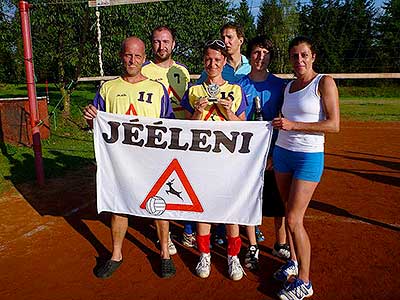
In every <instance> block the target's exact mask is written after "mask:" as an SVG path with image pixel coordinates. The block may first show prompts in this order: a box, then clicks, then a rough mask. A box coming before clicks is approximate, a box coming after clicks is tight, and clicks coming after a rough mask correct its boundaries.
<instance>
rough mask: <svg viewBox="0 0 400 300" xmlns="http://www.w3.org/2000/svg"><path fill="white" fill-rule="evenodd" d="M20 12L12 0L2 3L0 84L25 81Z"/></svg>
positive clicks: (0, 7)
mask: <svg viewBox="0 0 400 300" xmlns="http://www.w3.org/2000/svg"><path fill="white" fill-rule="evenodd" d="M21 57H23V49H22V39H21V31H20V25H19V18H18V11H17V7H16V5H15V3H14V2H13V1H11V0H3V1H2V2H0V82H17V81H21V80H23V75H24V63H23V60H21V59H20V58H21Z"/></svg>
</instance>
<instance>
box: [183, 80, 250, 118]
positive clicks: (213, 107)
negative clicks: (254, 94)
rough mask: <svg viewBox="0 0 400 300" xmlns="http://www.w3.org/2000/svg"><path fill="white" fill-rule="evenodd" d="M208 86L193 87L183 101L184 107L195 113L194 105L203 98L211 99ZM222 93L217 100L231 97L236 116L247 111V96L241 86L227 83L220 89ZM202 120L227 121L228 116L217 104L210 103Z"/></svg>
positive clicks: (197, 85)
mask: <svg viewBox="0 0 400 300" xmlns="http://www.w3.org/2000/svg"><path fill="white" fill-rule="evenodd" d="M206 86H207V85H206V84H205V83H203V84H196V85H192V86H191V87H190V88H189V89H188V90H187V91H186V93H185V95H184V96H183V99H182V102H181V104H182V107H183V108H184V109H186V110H187V111H188V112H190V113H191V114H193V113H194V103H195V102H196V101H197V100H198V99H199V98H201V97H209V96H208V94H207V91H206ZM219 89H220V92H219V94H218V95H216V98H222V99H226V98H228V97H230V98H231V99H232V100H233V104H232V111H233V112H234V113H235V115H236V116H239V115H240V114H241V113H242V112H244V111H246V107H247V100H246V95H245V94H244V93H243V91H242V88H241V87H240V85H237V84H230V83H228V82H227V81H226V82H225V83H224V84H223V85H221V86H220V87H219ZM201 120H204V121H226V120H227V116H226V115H225V113H224V112H223V109H221V108H220V107H219V105H217V104H216V103H212V102H208V105H207V106H206V107H205V109H204V111H203V114H202V116H201Z"/></svg>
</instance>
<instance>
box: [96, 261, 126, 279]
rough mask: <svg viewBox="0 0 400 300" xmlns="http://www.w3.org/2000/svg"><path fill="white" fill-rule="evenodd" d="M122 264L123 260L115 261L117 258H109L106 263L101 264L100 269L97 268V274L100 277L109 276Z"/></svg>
mask: <svg viewBox="0 0 400 300" xmlns="http://www.w3.org/2000/svg"><path fill="white" fill-rule="evenodd" d="M121 264H122V260H120V261H115V260H111V259H109V260H107V261H106V263H105V264H104V265H103V266H101V267H100V268H99V269H98V270H96V272H95V275H96V277H98V278H103V279H106V278H109V277H111V275H112V274H113V273H114V272H115V271H116V270H117V269H118V268H119V266H120V265H121Z"/></svg>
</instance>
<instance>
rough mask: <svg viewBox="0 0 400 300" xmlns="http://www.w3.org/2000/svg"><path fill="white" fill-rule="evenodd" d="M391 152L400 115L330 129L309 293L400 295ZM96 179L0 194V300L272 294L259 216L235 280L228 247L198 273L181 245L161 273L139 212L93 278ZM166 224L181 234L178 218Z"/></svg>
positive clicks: (399, 174) (98, 235) (397, 148)
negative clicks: (248, 256) (111, 262)
mask: <svg viewBox="0 0 400 300" xmlns="http://www.w3.org/2000/svg"><path fill="white" fill-rule="evenodd" d="M399 153H400V123H399V122H397V123H386V122H385V123H383V122H382V123H372V122H368V123H366V122H359V123H355V122H342V128H341V133H340V134H338V135H328V136H327V145H326V164H325V173H324V176H323V180H322V182H321V184H320V185H319V187H318V189H317V192H316V193H315V195H314V197H313V200H312V202H311V204H310V208H309V210H308V211H307V215H306V219H305V223H306V227H307V229H308V231H309V234H310V238H311V243H312V247H313V252H312V266H311V280H312V281H313V286H314V291H315V294H314V296H313V297H312V298H313V299H324V300H327V299H363V300H366V299H400V289H399V287H400V276H399V273H400V155H399ZM94 178H95V167H94V166H91V167H85V168H83V169H82V170H79V171H74V172H70V173H68V175H67V176H65V177H64V178H62V179H51V178H50V179H47V184H46V187H44V188H42V189H40V190H39V189H37V188H35V187H34V186H33V185H32V184H23V185H17V186H15V187H14V188H13V189H12V190H10V191H8V192H6V193H4V194H3V195H1V197H0V210H1V212H2V213H1V216H0V229H1V230H0V255H1V256H0V270H1V272H0V299H35V300H39V299H51V300H60V299H84V300H88V299H104V300H107V299H166V300H167V299H220V300H222V299H227V300H233V299H247V300H251V299H258V300H259V299H276V296H275V294H276V292H277V291H278V289H279V288H280V285H279V284H278V283H276V282H275V281H274V280H273V279H272V273H273V272H274V271H275V270H276V269H277V268H278V267H279V266H280V265H281V263H282V262H281V261H279V260H278V259H276V258H274V257H273V256H272V255H271V248H272V245H273V242H274V238H273V226H272V225H273V223H272V219H271V218H265V217H264V220H263V225H262V226H261V228H262V230H263V232H264V234H265V235H266V241H265V242H263V243H261V244H260V249H261V253H260V254H261V257H260V265H261V270H260V271H258V272H254V273H252V272H247V276H246V277H244V278H243V279H242V280H241V281H239V282H233V281H231V280H230V279H229V278H228V274H227V264H226V259H225V253H226V250H225V249H223V248H218V247H214V249H213V250H212V271H211V275H210V277H209V278H208V279H200V278H198V277H196V275H195V274H194V268H195V265H196V262H197V259H198V256H197V255H198V254H197V252H196V250H193V249H187V248H184V247H183V246H182V245H180V244H178V243H176V245H177V248H178V254H177V255H175V256H174V257H173V258H174V261H175V265H176V267H177V274H176V276H175V277H173V278H170V279H161V278H160V277H159V274H158V269H159V259H158V251H157V248H156V246H155V244H154V241H155V230H154V227H153V226H152V222H151V221H150V220H147V219H144V218H136V217H132V218H131V219H130V227H129V230H128V235H127V238H126V240H125V242H124V263H123V264H122V266H121V267H120V269H119V270H118V271H117V272H116V273H115V274H114V275H113V277H112V278H110V279H106V280H101V279H97V278H96V277H95V276H94V275H93V268H94V267H95V266H96V261H97V258H98V257H104V256H106V255H107V254H108V253H109V250H110V249H111V238H110V233H109V221H108V218H107V216H105V215H104V216H103V215H101V216H99V215H97V213H96V207H95V181H94ZM172 232H173V234H174V235H176V236H177V237H179V236H180V235H181V232H182V226H181V225H180V224H173V225H172ZM243 243H244V245H247V239H246V238H244V239H243ZM243 250H244V247H243ZM243 252H244V251H243ZM242 254H244V253H242ZM242 257H243V255H242Z"/></svg>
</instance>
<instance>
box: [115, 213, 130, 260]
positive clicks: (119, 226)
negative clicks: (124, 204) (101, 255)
mask: <svg viewBox="0 0 400 300" xmlns="http://www.w3.org/2000/svg"><path fill="white" fill-rule="evenodd" d="M127 230H128V217H126V216H123V215H117V214H112V215H111V238H112V243H113V250H112V256H111V260H114V261H120V260H121V259H122V243H123V241H124V238H125V234H126V231H127Z"/></svg>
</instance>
